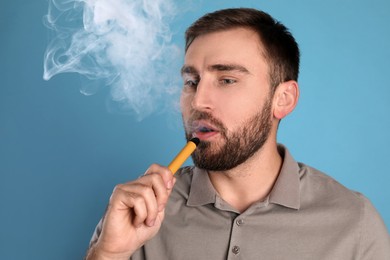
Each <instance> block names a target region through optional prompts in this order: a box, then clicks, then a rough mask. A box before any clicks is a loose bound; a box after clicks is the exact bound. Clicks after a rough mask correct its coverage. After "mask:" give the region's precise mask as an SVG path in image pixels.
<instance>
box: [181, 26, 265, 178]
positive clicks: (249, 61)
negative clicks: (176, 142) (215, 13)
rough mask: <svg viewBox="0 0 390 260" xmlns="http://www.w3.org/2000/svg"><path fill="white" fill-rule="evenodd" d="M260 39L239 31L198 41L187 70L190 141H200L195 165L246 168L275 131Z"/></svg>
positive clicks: (185, 105) (184, 97)
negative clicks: (247, 163)
mask: <svg viewBox="0 0 390 260" xmlns="http://www.w3.org/2000/svg"><path fill="white" fill-rule="evenodd" d="M262 51H263V47H262V44H261V43H260V40H259V38H258V35H257V34H256V33H255V32H253V31H252V30H249V29H244V28H237V29H231V30H227V31H222V32H216V33H210V34H205V35H202V36H199V37H197V38H196V39H195V40H194V41H193V42H192V44H191V45H190V47H189V48H188V50H187V53H186V56H185V63H184V66H183V69H182V75H183V80H184V87H183V91H182V97H181V109H182V115H183V121H184V127H185V131H186V137H187V139H190V138H192V137H194V136H195V137H198V138H199V139H200V140H201V143H200V145H199V146H198V149H197V150H196V151H195V152H194V154H193V160H194V163H195V165H197V166H198V167H200V168H203V169H207V170H214V171H221V170H229V169H232V168H234V167H235V166H237V165H239V164H241V163H243V162H244V161H246V160H247V159H248V158H250V157H251V156H252V155H253V154H254V153H255V152H256V151H258V150H259V149H260V148H261V147H262V146H263V144H264V143H265V142H266V140H267V138H268V136H269V133H270V131H271V128H272V111H271V110H272V98H271V96H270V85H269V77H268V75H269V74H268V65H267V63H266V61H265V59H264V56H263V54H262Z"/></svg>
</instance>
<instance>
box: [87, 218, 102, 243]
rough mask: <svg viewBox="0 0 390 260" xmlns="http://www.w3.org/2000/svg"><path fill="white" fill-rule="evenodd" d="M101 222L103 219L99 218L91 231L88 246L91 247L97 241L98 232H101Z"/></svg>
mask: <svg viewBox="0 0 390 260" xmlns="http://www.w3.org/2000/svg"><path fill="white" fill-rule="evenodd" d="M102 223H103V219H100V221H99V223H98V224H97V226H96V228H95V231H94V232H93V235H92V238H91V241H89V248H91V247H92V246H93V245H94V244H95V243H96V242H97V241H98V239H99V236H100V233H101V232H102Z"/></svg>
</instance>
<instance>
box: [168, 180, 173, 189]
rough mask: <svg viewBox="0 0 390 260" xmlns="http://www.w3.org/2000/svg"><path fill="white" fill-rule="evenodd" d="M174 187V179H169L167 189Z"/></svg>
mask: <svg viewBox="0 0 390 260" xmlns="http://www.w3.org/2000/svg"><path fill="white" fill-rule="evenodd" d="M172 187H173V182H172V181H168V182H167V189H172Z"/></svg>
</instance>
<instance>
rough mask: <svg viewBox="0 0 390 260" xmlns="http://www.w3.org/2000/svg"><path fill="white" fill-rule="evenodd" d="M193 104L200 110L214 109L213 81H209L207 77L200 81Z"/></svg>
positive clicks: (193, 106)
mask: <svg viewBox="0 0 390 260" xmlns="http://www.w3.org/2000/svg"><path fill="white" fill-rule="evenodd" d="M191 105H192V108H193V109H195V110H198V111H207V110H212V109H213V91H212V83H211V82H208V81H207V80H206V79H202V80H200V81H199V83H198V86H197V88H196V92H195V96H194V98H193V100H192V104H191Z"/></svg>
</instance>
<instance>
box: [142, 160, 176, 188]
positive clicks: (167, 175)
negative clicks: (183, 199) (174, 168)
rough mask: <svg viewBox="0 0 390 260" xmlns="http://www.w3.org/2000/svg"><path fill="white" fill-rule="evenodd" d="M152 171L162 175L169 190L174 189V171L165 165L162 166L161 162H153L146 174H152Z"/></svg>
mask: <svg viewBox="0 0 390 260" xmlns="http://www.w3.org/2000/svg"><path fill="white" fill-rule="evenodd" d="M151 173H158V174H160V175H161V178H162V179H163V181H164V183H165V186H166V188H167V189H168V190H170V189H172V187H173V174H172V172H171V171H170V170H169V169H168V168H167V167H164V166H161V165H159V164H152V165H151V166H150V167H149V168H148V169H147V170H146V172H145V175H148V174H151Z"/></svg>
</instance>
